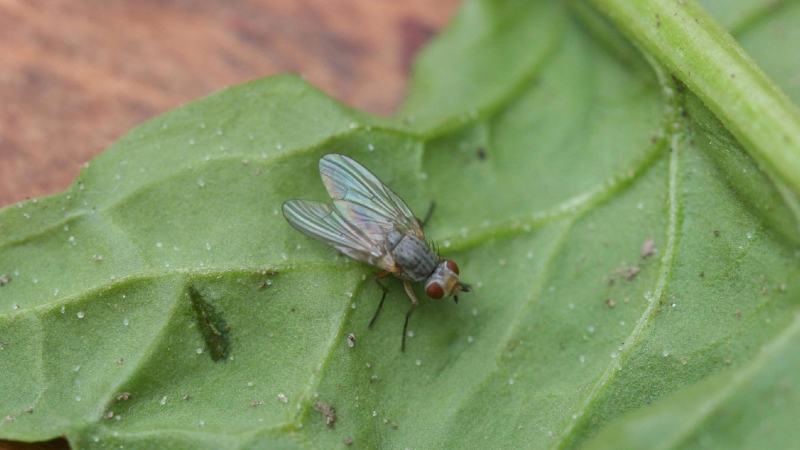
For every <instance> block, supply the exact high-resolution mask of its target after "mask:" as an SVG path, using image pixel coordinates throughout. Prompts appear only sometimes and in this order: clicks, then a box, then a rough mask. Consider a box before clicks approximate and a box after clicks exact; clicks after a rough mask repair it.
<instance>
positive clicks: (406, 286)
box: [400, 280, 417, 351]
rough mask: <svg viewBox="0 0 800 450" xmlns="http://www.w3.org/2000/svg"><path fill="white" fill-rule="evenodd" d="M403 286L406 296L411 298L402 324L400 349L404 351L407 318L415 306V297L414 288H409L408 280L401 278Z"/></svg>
mask: <svg viewBox="0 0 800 450" xmlns="http://www.w3.org/2000/svg"><path fill="white" fill-rule="evenodd" d="M403 287H404V288H406V294H408V298H410V299H411V309H409V310H408V312H407V313H406V323H405V324H403V344H402V345H401V346H400V350H401V351H406V329H407V328H408V318H409V317H411V313H413V312H414V308H416V307H417V297H416V296H415V295H414V290H413V289H411V282H410V281H408V280H403Z"/></svg>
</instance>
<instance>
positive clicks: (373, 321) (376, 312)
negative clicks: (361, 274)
mask: <svg viewBox="0 0 800 450" xmlns="http://www.w3.org/2000/svg"><path fill="white" fill-rule="evenodd" d="M388 275H389V271H388V270H384V271H383V272H378V274H377V275H375V283H376V284H377V285H378V287H379V288H381V290H382V291H383V297H381V302H380V303H379V304H378V309H377V310H376V311H375V314H374V315H373V316H372V320H370V321H369V325H367V328H372V324H373V323H375V319H377V318H378V313H379V312H381V308H382V307H383V301H384V300H386V293H387V292H389V289H387V288H386V286H384V285H383V284H381V282H380V281H378V280H380V279H381V278H384V277H386V276H388Z"/></svg>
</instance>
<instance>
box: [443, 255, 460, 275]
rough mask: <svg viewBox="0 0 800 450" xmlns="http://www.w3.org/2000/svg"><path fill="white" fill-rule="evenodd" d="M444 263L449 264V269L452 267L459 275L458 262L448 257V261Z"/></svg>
mask: <svg viewBox="0 0 800 450" xmlns="http://www.w3.org/2000/svg"><path fill="white" fill-rule="evenodd" d="M444 264H445V265H446V266H447V268H448V269H450V270H451V271H453V272H455V274H456V275H458V265H457V264H456V263H454V262H453V261H450V260H449V259H448V260H447V262H446V263H444Z"/></svg>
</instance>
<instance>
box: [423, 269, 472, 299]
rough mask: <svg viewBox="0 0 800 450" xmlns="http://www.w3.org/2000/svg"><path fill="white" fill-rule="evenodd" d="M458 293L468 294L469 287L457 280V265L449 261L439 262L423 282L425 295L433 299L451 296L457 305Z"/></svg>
mask: <svg viewBox="0 0 800 450" xmlns="http://www.w3.org/2000/svg"><path fill="white" fill-rule="evenodd" d="M459 291H464V292H469V285H468V284H465V283H462V282H460V281H459V280H458V265H456V263H454V262H453V261H450V260H449V259H445V260H443V261H442V262H440V263H439V265H438V266H436V270H434V271H433V273H432V274H431V276H429V277H428V280H427V281H426V282H425V293H426V294H428V297H430V298H433V299H440V298H442V297H449V296H451V295H452V296H453V299H454V300H455V302H456V303H458V293H459Z"/></svg>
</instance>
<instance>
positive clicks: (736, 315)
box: [733, 310, 742, 319]
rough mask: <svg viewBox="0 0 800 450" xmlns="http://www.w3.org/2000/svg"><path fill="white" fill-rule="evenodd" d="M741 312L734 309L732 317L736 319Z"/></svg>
mask: <svg viewBox="0 0 800 450" xmlns="http://www.w3.org/2000/svg"><path fill="white" fill-rule="evenodd" d="M741 314H742V313H740V312H739V310H736V312H735V313H733V317H736V318H737V319H738V318H739V316H740V315H741Z"/></svg>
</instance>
